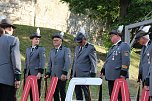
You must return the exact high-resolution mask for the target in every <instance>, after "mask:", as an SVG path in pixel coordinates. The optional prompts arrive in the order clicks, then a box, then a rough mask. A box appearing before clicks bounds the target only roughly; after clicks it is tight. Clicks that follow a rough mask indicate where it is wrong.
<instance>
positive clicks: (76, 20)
mask: <svg viewBox="0 0 152 101" xmlns="http://www.w3.org/2000/svg"><path fill="white" fill-rule="evenodd" d="M2 15H5V16H7V17H9V18H10V19H11V20H12V21H13V23H15V24H22V25H31V26H36V27H47V28H53V29H57V30H61V31H64V32H69V33H75V32H77V31H78V30H79V29H80V27H84V28H85V29H86V31H87V32H88V33H96V34H94V36H93V37H92V38H93V40H94V41H95V39H96V38H97V37H98V35H99V34H100V33H101V32H102V31H103V28H104V26H103V24H102V22H96V21H93V20H90V19H88V18H87V17H86V16H85V15H83V16H82V15H81V16H79V15H75V14H72V13H71V12H70V11H69V8H68V4H65V3H62V2H60V0H0V16H2Z"/></svg>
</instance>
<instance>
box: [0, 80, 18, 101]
mask: <svg viewBox="0 0 152 101" xmlns="http://www.w3.org/2000/svg"><path fill="white" fill-rule="evenodd" d="M15 92H16V89H15V87H14V86H9V85H5V84H1V83H0V101H15V98H14V97H15Z"/></svg>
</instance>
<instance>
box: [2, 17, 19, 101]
mask: <svg viewBox="0 0 152 101" xmlns="http://www.w3.org/2000/svg"><path fill="white" fill-rule="evenodd" d="M0 27H1V28H3V29H4V30H5V32H4V33H1V36H0V101H15V100H16V99H15V94H16V89H17V88H19V85H20V77H21V59H20V50H19V39H18V38H17V37H14V36H12V34H13V30H14V28H15V26H14V25H13V24H12V23H11V22H10V21H9V19H3V20H2V21H1V22H0ZM0 30H1V29H0Z"/></svg>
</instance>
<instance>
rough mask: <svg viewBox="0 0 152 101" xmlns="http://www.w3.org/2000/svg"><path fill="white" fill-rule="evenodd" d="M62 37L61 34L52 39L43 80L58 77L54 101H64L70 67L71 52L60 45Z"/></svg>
mask: <svg viewBox="0 0 152 101" xmlns="http://www.w3.org/2000/svg"><path fill="white" fill-rule="evenodd" d="M63 35H64V34H63V32H61V33H57V34H55V35H53V37H52V40H53V45H54V48H53V49H51V51H50V55H49V63H48V72H47V73H46V76H45V78H48V77H50V76H51V77H53V76H56V77H58V83H57V87H56V89H55V93H54V101H60V98H61V101H65V97H66V81H67V74H68V71H69V68H70V65H71V51H70V49H69V48H67V47H65V46H63V45H62V41H63ZM59 94H60V97H59Z"/></svg>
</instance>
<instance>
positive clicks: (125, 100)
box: [110, 78, 130, 101]
mask: <svg viewBox="0 0 152 101" xmlns="http://www.w3.org/2000/svg"><path fill="white" fill-rule="evenodd" d="M120 89H121V95H122V101H130V96H129V90H128V84H127V81H126V80H125V79H121V78H120V79H116V80H115V82H114V87H113V90H112V95H111V99H110V101H117V99H118V93H119V91H120Z"/></svg>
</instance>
